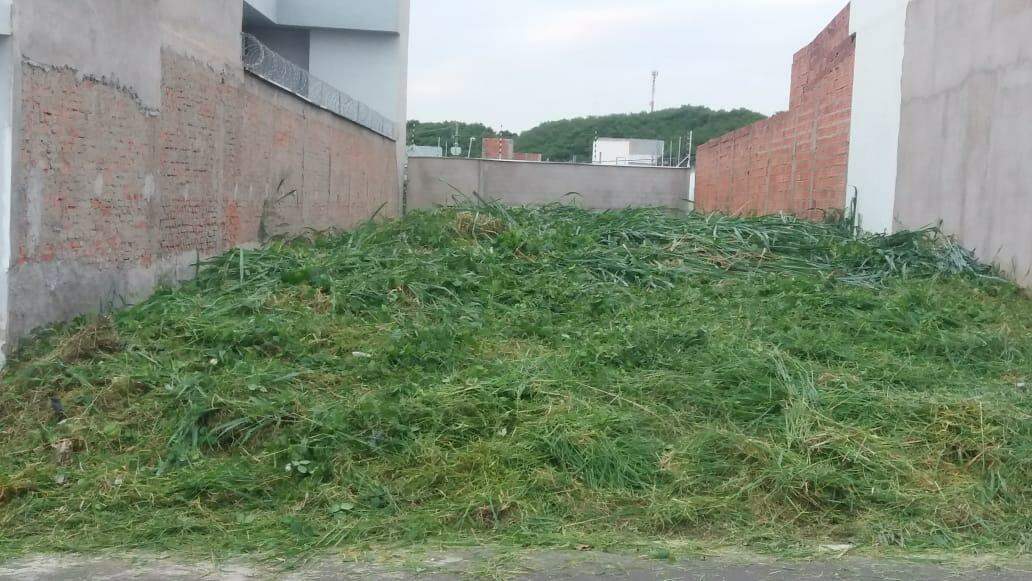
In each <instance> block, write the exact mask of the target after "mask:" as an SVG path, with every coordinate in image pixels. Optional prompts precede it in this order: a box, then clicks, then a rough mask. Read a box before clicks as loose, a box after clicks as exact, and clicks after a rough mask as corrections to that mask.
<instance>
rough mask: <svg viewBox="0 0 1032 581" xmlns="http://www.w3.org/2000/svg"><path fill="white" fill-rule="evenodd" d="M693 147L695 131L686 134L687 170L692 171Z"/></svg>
mask: <svg viewBox="0 0 1032 581" xmlns="http://www.w3.org/2000/svg"><path fill="white" fill-rule="evenodd" d="M693 145H695V130H694V129H692V130H691V131H689V132H688V169H692V146H693Z"/></svg>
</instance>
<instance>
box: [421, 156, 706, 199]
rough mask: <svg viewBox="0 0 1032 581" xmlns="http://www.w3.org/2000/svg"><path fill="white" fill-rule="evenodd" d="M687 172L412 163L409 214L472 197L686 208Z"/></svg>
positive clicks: (449, 161) (508, 163)
mask: <svg viewBox="0 0 1032 581" xmlns="http://www.w3.org/2000/svg"><path fill="white" fill-rule="evenodd" d="M690 180H691V172H690V171H689V170H687V169H679V168H662V167H626V166H624V167H618V166H602V165H586V164H572V163H527V162H519V161H497V160H488V159H459V158H430V157H424V158H411V159H410V160H409V170H408V186H407V198H408V208H410V209H429V208H433V207H436V206H447V205H451V204H452V203H454V201H455V198H457V197H458V198H460V199H461V196H460V195H459V193H458V192H456V190H458V191H459V192H461V193H462V194H464V195H465V197H466V198H467V199H470V200H472V199H473V192H477V194H479V195H480V196H481V197H483V198H485V199H490V200H498V201H501V202H503V203H505V204H509V205H543V204H549V203H555V202H560V203H570V204H577V205H580V206H582V207H585V208H589V209H594V210H620V209H624V208H628V207H658V208H670V209H684V210H687V209H689V205H690V204H689V202H688V195H689V187H690Z"/></svg>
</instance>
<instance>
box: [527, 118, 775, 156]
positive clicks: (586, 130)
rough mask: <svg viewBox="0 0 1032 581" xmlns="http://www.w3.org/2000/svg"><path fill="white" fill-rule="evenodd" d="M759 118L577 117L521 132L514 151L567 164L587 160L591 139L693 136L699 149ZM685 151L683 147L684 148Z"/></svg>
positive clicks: (665, 139)
mask: <svg viewBox="0 0 1032 581" xmlns="http://www.w3.org/2000/svg"><path fill="white" fill-rule="evenodd" d="M763 118H764V117H763V115H761V114H759V113H756V112H753V111H749V110H746V109H735V110H733V111H714V110H713V109H709V108H707V107H692V106H684V107H680V108H677V109H664V110H662V111H656V112H655V113H628V114H618V115H605V116H602V117H579V118H577V119H564V120H562V121H550V122H548V123H542V124H541V125H539V126H537V127H535V128H533V129H530V130H528V131H525V132H524V133H523V134H521V135H520V138H519V141H518V143H517V150H518V151H535V152H540V153H541V154H543V155H544V156H545V158H546V159H551V160H552V161H570V160H572V159H573V157H574V156H577V159H581V160H586V159H589V158H590V157H591V147H592V144H593V143H594V141H595V137H596V136H598V137H631V138H639V139H662V140H664V141H677V138H678V137H684V138H685V139H687V136H688V132H689V131H694V132H695V143H696V145H700V144H702V143H705V142H707V141H709V140H710V139H713V138H714V137H719V136H721V135H723V134H725V133H728V132H729V131H734V130H735V129H738V128H739V127H744V126H746V125H749V124H750V123H754V122H756V121H759V120H760V119H763ZM684 147H685V149H687V144H685V146H684Z"/></svg>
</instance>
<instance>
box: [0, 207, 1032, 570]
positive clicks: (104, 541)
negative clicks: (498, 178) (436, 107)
mask: <svg viewBox="0 0 1032 581" xmlns="http://www.w3.org/2000/svg"><path fill="white" fill-rule="evenodd" d="M1030 329H1032V301H1029V300H1028V299H1027V298H1026V297H1024V296H1022V294H1021V292H1020V291H1019V290H1018V289H1016V288H1015V287H1013V286H1012V285H1010V284H1008V283H1006V282H1003V281H1001V280H999V279H997V278H995V277H994V276H992V273H991V271H989V270H987V269H985V268H983V267H981V266H979V265H977V264H975V263H973V262H972V261H971V260H970V259H969V258H968V256H967V254H966V253H964V252H963V251H961V250H960V249H958V248H956V247H955V246H953V245H952V244H950V243H949V242H948V241H946V240H943V239H942V238H940V237H937V236H935V234H934V233H932V232H922V233H911V232H908V233H901V234H897V235H894V236H890V237H862V238H856V237H854V236H852V235H851V234H850V232H849V229H848V227H846V226H844V225H840V224H810V223H800V222H797V221H794V220H792V219H787V218H764V219H742V220H739V219H730V218H721V217H705V216H672V215H667V214H663V213H660V212H654V211H625V212H616V213H605V214H592V213H588V212H584V211H581V210H577V209H572V208H562V207H555V208H547V209H542V210H530V209H512V210H504V209H501V208H495V207H490V208H481V209H470V210H468V211H458V210H442V211H439V212H436V213H417V214H415V215H412V216H410V217H408V218H406V219H404V220H402V221H394V222H389V223H386V224H379V225H372V224H370V225H368V226H366V227H363V228H360V229H359V230H357V231H355V232H353V233H349V234H343V235H339V236H322V237H318V238H317V239H315V240H309V241H295V242H291V243H277V244H273V245H271V246H269V247H267V248H265V249H262V250H257V251H246V252H243V253H241V252H239V251H237V252H232V253H230V254H228V255H226V256H223V257H221V258H219V259H217V260H214V261H212V262H211V263H210V264H207V265H205V266H204V267H202V268H201V269H200V273H199V276H198V277H197V279H196V281H195V282H193V283H190V284H188V285H186V286H184V287H182V288H179V289H177V290H167V291H162V292H159V293H158V294H157V295H156V296H155V297H154V298H152V299H151V300H149V301H147V302H145V303H142V304H140V305H138V306H135V307H133V308H131V309H129V310H126V311H122V312H119V313H117V314H114V315H113V316H112V317H111V318H110V319H91V320H83V321H79V322H77V323H75V324H72V325H69V326H67V327H65V328H60V329H56V330H52V331H50V332H47V333H45V334H43V335H41V336H40V337H39V338H38V339H37V340H35V341H33V342H30V343H28V344H27V345H26V346H25V347H24V348H23V350H22V352H21V353H19V354H18V355H17V356H16V357H15V360H14V361H13V362H12V363H11V365H10V367H9V368H8V370H7V371H6V372H5V375H4V378H3V381H2V383H0V553H6V554H11V553H20V552H25V551H52V550H65V549H79V550H85V549H100V548H127V547H132V548H142V549H162V548H187V549H195V550H203V551H214V552H217V553H233V552H239V551H266V552H272V553H292V552H297V551H306V550H313V549H318V548H328V547H337V546H350V547H355V546H361V545H364V544H366V543H390V542H396V541H402V542H417V541H423V540H427V539H431V538H437V539H441V538H443V539H452V540H461V541H467V542H470V541H472V542H479V541H489V542H494V543H514V544H522V545H531V546H538V545H560V546H569V547H573V546H577V545H584V547H585V548H586V547H587V546H588V545H590V546H593V547H606V546H614V545H615V546H621V545H624V546H626V545H631V544H636V543H657V542H658V543H660V544H663V543H669V544H670V546H683V545H684V543H685V542H686V540H688V541H690V542H693V543H695V542H698V543H731V544H736V545H749V546H752V547H754V548H755V547H759V548H761V549H764V550H790V549H793V548H796V547H799V546H813V545H815V544H818V543H849V544H854V545H858V546H860V547H865V548H869V549H870V550H872V551H877V550H879V549H880V548H884V547H894V548H896V549H898V548H900V547H903V548H905V549H908V550H927V549H948V550H951V551H955V552H959V553H975V552H981V551H991V552H1000V553H1020V552H1024V551H1028V550H1029V548H1030V546H1032V524H1030V523H1032V395H1030V394H1029V388H1028V387H1027V385H1026V384H1027V381H1028V380H1029V379H1030V378H1032V335H1030Z"/></svg>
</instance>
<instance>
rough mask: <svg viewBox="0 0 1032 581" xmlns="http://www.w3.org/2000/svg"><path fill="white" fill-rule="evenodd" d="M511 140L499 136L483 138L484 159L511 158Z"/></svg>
mask: <svg viewBox="0 0 1032 581" xmlns="http://www.w3.org/2000/svg"><path fill="white" fill-rule="evenodd" d="M512 156H513V142H512V140H511V139H504V138H501V137H485V138H484V155H483V157H484V159H512Z"/></svg>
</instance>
